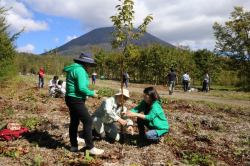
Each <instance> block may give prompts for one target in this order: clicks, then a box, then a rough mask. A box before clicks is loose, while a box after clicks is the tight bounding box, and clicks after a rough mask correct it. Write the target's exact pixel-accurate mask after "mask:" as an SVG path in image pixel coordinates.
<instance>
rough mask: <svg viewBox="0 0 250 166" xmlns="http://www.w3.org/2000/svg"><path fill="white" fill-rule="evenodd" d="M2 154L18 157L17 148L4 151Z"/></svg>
mask: <svg viewBox="0 0 250 166" xmlns="http://www.w3.org/2000/svg"><path fill="white" fill-rule="evenodd" d="M3 155H4V156H6V157H11V158H18V157H19V156H20V152H19V151H18V150H17V149H13V150H8V151H6V152H4V153H3Z"/></svg>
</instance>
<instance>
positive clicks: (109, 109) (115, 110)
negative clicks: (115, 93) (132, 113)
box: [93, 97, 133, 126]
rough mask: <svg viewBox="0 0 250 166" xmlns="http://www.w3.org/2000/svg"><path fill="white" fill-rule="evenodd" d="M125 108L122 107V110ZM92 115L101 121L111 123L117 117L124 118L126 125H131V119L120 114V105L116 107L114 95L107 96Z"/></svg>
mask: <svg viewBox="0 0 250 166" xmlns="http://www.w3.org/2000/svg"><path fill="white" fill-rule="evenodd" d="M126 111H127V108H126V107H123V112H126ZM93 116H96V117H98V118H100V119H101V120H102V121H103V123H113V122H116V121H117V120H118V119H120V118H122V119H126V121H127V125H129V126H130V125H133V121H132V120H131V119H128V118H127V117H125V116H123V115H122V107H118V105H117V104H116V102H115V97H109V98H107V99H106V100H104V101H103V102H102V104H101V106H100V107H99V108H98V109H97V110H96V111H95V112H94V113H93Z"/></svg>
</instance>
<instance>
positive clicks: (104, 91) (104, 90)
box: [97, 88, 115, 97]
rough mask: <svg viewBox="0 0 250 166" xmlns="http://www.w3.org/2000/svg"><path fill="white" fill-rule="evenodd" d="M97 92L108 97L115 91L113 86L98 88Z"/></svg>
mask: <svg viewBox="0 0 250 166" xmlns="http://www.w3.org/2000/svg"><path fill="white" fill-rule="evenodd" d="M97 94H98V95H99V96H102V97H104V96H106V97H110V96H113V95H114V94H115V91H114V90H113V89H111V88H101V89H99V90H98V92H97Z"/></svg>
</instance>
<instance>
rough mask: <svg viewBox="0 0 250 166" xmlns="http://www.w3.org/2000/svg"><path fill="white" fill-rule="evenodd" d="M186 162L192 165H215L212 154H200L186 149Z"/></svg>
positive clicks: (184, 157)
mask: <svg viewBox="0 0 250 166" xmlns="http://www.w3.org/2000/svg"><path fill="white" fill-rule="evenodd" d="M182 158H183V159H184V162H185V163H187V164H191V165H203V166H213V165H215V162H214V161H213V160H212V158H211V156H210V155H206V154H200V153H198V152H189V151H185V152H183V153H182Z"/></svg>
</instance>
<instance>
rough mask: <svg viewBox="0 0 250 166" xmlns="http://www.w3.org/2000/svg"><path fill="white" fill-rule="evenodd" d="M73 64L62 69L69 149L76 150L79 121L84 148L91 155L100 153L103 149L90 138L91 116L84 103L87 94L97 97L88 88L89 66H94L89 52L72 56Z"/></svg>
mask: <svg viewBox="0 0 250 166" xmlns="http://www.w3.org/2000/svg"><path fill="white" fill-rule="evenodd" d="M74 62H75V63H73V64H71V65H69V66H66V67H65V68H64V71H65V72H66V73H67V76H66V94H65V102H66V105H67V106H68V108H69V111H70V126H69V136H70V144H71V148H70V150H71V151H72V152H76V151H78V141H77V132H78V126H79V121H81V122H82V123H83V134H84V140H85V144H86V150H89V153H90V154H91V155H101V154H103V152H104V150H102V149H98V148H96V147H95V146H94V143H93V140H92V118H91V116H90V114H89V112H88V108H87V107H86V105H85V101H86V98H87V96H90V97H97V94H96V93H95V91H94V90H90V89H89V88H88V86H89V76H88V73H87V71H88V72H89V70H90V67H93V66H96V63H95V61H94V59H93V58H92V55H91V54H87V53H81V54H80V56H79V58H74Z"/></svg>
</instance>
